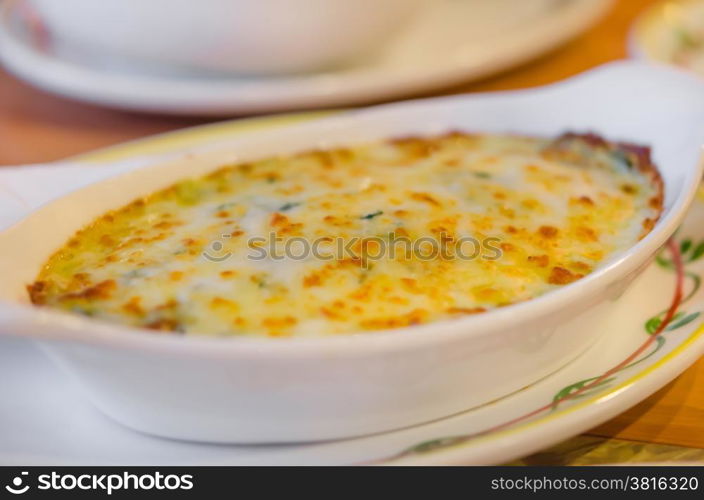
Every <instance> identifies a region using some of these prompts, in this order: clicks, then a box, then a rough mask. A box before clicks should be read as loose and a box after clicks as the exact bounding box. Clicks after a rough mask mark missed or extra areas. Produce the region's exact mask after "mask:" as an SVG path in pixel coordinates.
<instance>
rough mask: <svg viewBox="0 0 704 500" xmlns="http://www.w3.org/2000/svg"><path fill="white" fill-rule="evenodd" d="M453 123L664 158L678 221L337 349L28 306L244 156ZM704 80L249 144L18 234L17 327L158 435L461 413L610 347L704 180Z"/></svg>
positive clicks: (47, 213) (206, 436)
mask: <svg viewBox="0 0 704 500" xmlns="http://www.w3.org/2000/svg"><path fill="white" fill-rule="evenodd" d="M450 129H461V130H469V131H479V132H505V131H511V132H519V133H524V134H530V135H557V134H559V133H560V132H562V131H564V130H567V129H570V130H577V131H588V130H591V131H595V132H597V133H599V134H602V135H604V136H605V137H607V138H608V139H611V140H628V141H632V142H637V143H643V144H649V145H652V146H653V156H654V159H655V162H656V164H657V165H658V166H659V169H660V172H661V174H662V176H663V178H664V181H665V187H666V196H665V210H664V212H663V216H662V217H661V219H660V221H659V222H658V223H657V225H656V226H655V228H654V229H653V231H652V232H651V233H650V234H649V235H648V236H647V237H646V238H644V239H643V240H642V241H640V242H639V243H638V244H637V245H636V246H634V247H633V248H631V249H629V250H628V251H626V252H623V253H621V254H618V255H616V256H614V257H613V258H612V259H610V260H609V261H608V262H607V263H605V264H604V265H603V266H602V267H601V268H599V269H598V270H597V271H595V272H594V273H592V274H590V275H589V276H587V277H586V278H584V279H582V280H580V281H578V282H576V283H573V284H571V285H567V286H565V287H564V288H562V289H560V290H558V291H555V292H551V293H549V294H546V295H544V296H542V297H539V298H536V299H534V300H531V301H528V302H525V303H521V304H517V305H513V306H509V307H506V308H502V309H501V310H498V311H494V312H490V313H487V314H483V315H476V316H471V317H466V318H462V319H458V320H454V321H446V322H438V323H434V324H429V325H424V326H417V327H411V328H405V329H399V330H390V331H384V332H379V333H373V334H368V333H367V334H358V335H348V336H341V337H334V338H327V337H326V338H305V339H300V338H293V339H259V338H225V339H223V338H194V337H183V336H176V335H154V334H153V333H149V332H144V331H139V330H132V329H128V328H124V327H121V326H117V325H110V324H105V323H99V322H95V321H91V320H89V319H85V318H82V317H76V316H71V315H67V314H64V313H60V312H56V311H51V310H48V309H39V308H34V307H32V306H31V305H29V304H28V298H27V293H26V290H25V286H26V284H28V283H30V282H31V281H32V280H33V279H34V278H35V276H36V274H37V271H38V269H39V267H40V265H41V264H42V263H43V262H44V261H45V259H46V258H47V257H48V256H49V254H50V253H51V252H52V251H53V250H55V249H56V248H57V247H58V246H60V245H61V244H62V243H63V242H64V241H65V240H66V239H67V238H68V237H69V236H70V235H71V234H72V233H74V232H75V231H76V230H77V229H78V228H80V227H81V226H82V225H84V224H86V223H88V222H90V221H91V220H93V219H94V218H95V217H96V216H98V215H100V214H101V213H103V212H104V211H106V210H109V209H112V208H117V207H119V206H121V205H123V204H125V203H126V202H129V201H131V200H132V199H134V198H136V197H138V196H141V195H146V194H148V193H150V192H152V191H154V190H157V189H159V188H161V187H164V186H166V185H169V184H171V183H173V182H174V181H176V180H178V179H180V178H182V177H186V176H191V175H198V174H201V173H205V172H207V171H209V170H212V169H214V168H215V167H217V166H218V165H220V164H222V163H226V162H232V161H234V160H244V159H248V158H253V157H259V156H267V155H271V154H275V153H285V152H290V151H296V150H302V149H310V148H311V147H325V146H330V145H336V144H346V143H356V142H359V141H365V140H373V139H380V138H384V137H391V136H400V135H408V134H434V133H439V132H442V131H446V130H450ZM703 143H704V82H702V81H700V80H698V79H696V78H694V77H691V76H689V75H687V74H684V73H682V72H680V71H677V70H671V69H665V68H659V67H653V66H648V65H645V64H642V63H635V62H622V63H614V64H610V65H607V66H604V67H601V68H599V69H596V70H593V71H591V72H589V73H586V74H584V75H581V76H579V77H576V78H573V79H571V80H568V81H565V82H562V83H559V84H556V85H552V86H548V87H543V88H538V89H531V90H524V91H518V92H501V93H490V94H475V95H468V96H460V97H450V98H442V99H431V100H422V101H415V102H408V103H401V104H394V105H387V106H381V107H377V108H371V109H367V110H362V111H355V112H350V113H345V114H343V115H340V116H337V117H333V118H327V119H322V120H318V121H314V122H310V123H306V124H303V125H294V126H290V127H286V128H281V129H276V130H272V131H268V132H257V133H252V134H247V135H242V136H238V137H237V138H234V139H233V140H232V141H229V142H228V144H227V145H226V146H223V148H218V150H216V151H211V152H208V153H202V154H198V155H187V156H184V157H183V158H180V159H177V160H173V161H169V162H168V163H165V164H161V165H156V166H152V167H147V168H143V169H139V170H136V171H133V172H130V173H128V174H124V175H120V176H117V177H114V178H111V179H108V180H106V181H103V182H100V183H97V184H94V185H91V186H89V187H87V188H83V189H81V190H78V191H76V192H74V193H71V194H69V195H67V196H65V197H63V198H61V199H59V200H57V201H54V202H51V203H49V204H47V205H45V206H44V207H42V208H40V209H39V210H37V211H36V212H34V213H33V214H31V215H30V216H29V217H27V218H26V219H24V220H23V221H21V222H20V223H19V224H16V225H15V226H13V227H12V228H10V229H9V230H7V231H5V232H4V233H2V234H0V276H2V282H0V333H2V334H9V335H20V336H25V337H31V338H36V339H38V340H39V342H41V344H42V345H43V346H44V347H45V348H46V350H47V351H48V352H49V353H50V355H51V356H52V357H53V358H54V359H55V360H56V361H57V362H59V363H60V364H61V365H63V366H64V367H66V368H67V369H68V370H69V371H70V372H72V373H73V374H75V375H76V376H77V377H78V379H79V380H80V381H81V383H82V385H83V386H84V387H85V389H86V391H87V394H88V395H89V396H90V398H91V400H92V401H93V402H94V403H95V404H96V406H97V407H98V408H100V409H101V410H102V411H103V412H104V413H105V414H107V415H109V416H111V417H112V418H114V419H115V420H117V421H118V422H121V423H123V424H125V425H127V426H129V427H132V428H134V429H137V430H140V431H143V432H147V433H150V434H155V435H160V436H165V437H171V438H179V439H188V440H198V441H209V442H241V443H272V442H299V441H311V440H325V439H335V438H343V437H349V436H357V435H363V434H368V433H375V432H382V431H386V430H390V429H396V428H400V427H404V426H410V425H413V424H418V423H421V422H427V421H429V420H433V419H437V418H440V417H444V416H447V415H451V414H454V413H457V412H461V411H463V410H467V409H469V408H472V407H475V406H477V405H481V404H485V403H487V402H490V401H492V400H494V399H496V398H499V397H502V396H505V395H507V394H510V393H512V392H514V391H517V390H519V389H521V388H522V387H524V386H526V385H529V384H531V383H533V382H535V381H537V380H539V379H540V378H542V377H545V376H546V375H548V374H550V373H552V372H554V371H556V370H558V369H559V368H560V367H561V366H563V365H565V364H566V363H569V362H570V361H571V360H573V359H574V358H575V357H576V356H578V355H579V354H580V353H581V352H583V351H584V350H585V349H586V348H587V347H588V346H590V345H591V344H592V343H593V342H594V341H595V340H596V339H597V338H598V336H599V335H600V333H601V325H602V323H603V322H604V321H605V320H606V319H607V318H608V316H609V315H610V314H611V312H612V311H613V310H614V305H615V302H616V300H617V299H618V297H619V296H620V295H621V293H623V291H624V290H625V289H626V288H627V287H629V286H630V285H631V284H632V283H633V280H634V279H635V278H636V277H637V276H638V274H639V273H640V272H641V271H642V270H643V269H644V268H645V266H646V265H647V264H648V263H649V262H650V260H651V259H652V258H653V256H654V255H655V253H656V252H657V251H658V249H659V248H660V247H661V246H662V245H663V244H664V243H665V242H666V241H667V239H668V238H669V237H670V236H671V235H672V234H673V233H674V231H675V230H676V228H677V226H678V224H679V223H680V221H681V220H682V218H683V216H684V214H685V212H686V210H687V207H688V206H689V204H690V202H691V201H692V199H693V196H694V195H695V192H696V190H697V186H698V183H699V179H700V177H701V172H702V164H701V162H700V161H699V157H700V149H701V145H702V144H703Z"/></svg>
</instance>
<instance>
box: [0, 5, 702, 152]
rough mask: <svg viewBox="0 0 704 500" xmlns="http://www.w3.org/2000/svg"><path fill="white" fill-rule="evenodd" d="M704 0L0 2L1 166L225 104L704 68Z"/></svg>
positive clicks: (204, 114) (260, 109)
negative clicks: (658, 65) (596, 70)
mask: <svg viewBox="0 0 704 500" xmlns="http://www.w3.org/2000/svg"><path fill="white" fill-rule="evenodd" d="M702 5H703V2H701V1H698V0H689V1H682V2H661V1H657V0H655V1H653V0H379V1H375V0H356V1H354V2H351V1H349V0H266V1H255V0H202V1H199V2H193V1H191V0H149V1H137V0H102V1H100V2H95V1H92V0H0V9H1V11H2V13H1V15H0V61H2V64H3V69H1V70H0V142H1V145H2V146H1V147H0V165H10V164H22V163H35V162H46V161H53V160H58V159H63V158H66V157H70V156H72V155H76V154H79V153H84V152H86V151H89V150H92V149H95V148H101V147H105V146H110V145H113V144H117V143H120V142H123V141H128V140H132V139H136V138H140V137H143V136H146V135H151V134H157V133H162V132H167V131H171V130H175V129H179V128H183V127H189V126H193V125H200V124H204V123H209V122H213V121H216V120H222V119H223V118H229V117H251V116H258V115H262V114H271V113H277V112H294V111H301V110H309V109H321V108H344V107H348V106H358V105H364V104H372V103H379V102H387V101H390V100H399V99H406V98H412V97H427V96H436V95H447V94H457V93H464V92H476V91H487V90H504V89H516V88H524V87H532V86H536V85H543V84H546V83H550V82H555V81H558V80H561V79H564V78H567V77H569V76H571V75H574V74H577V73H579V72H582V71H584V70H586V69H589V68H591V67H593V66H596V65H598V64H601V63H604V62H607V61H610V60H614V59H620V58H624V57H648V58H653V59H662V60H668V62H674V63H676V64H680V65H689V66H690V67H691V68H692V69H694V70H702V66H704V64H702V63H701V61H702V59H703V58H702V56H701V53H702V52H701V51H700V50H699V48H700V38H703V37H702V35H701V33H702V31H703V28H702V26H703V25H704V8H702ZM644 25H647V26H646V27H643V26H644ZM639 26H640V28H639ZM697 54H699V55H697Z"/></svg>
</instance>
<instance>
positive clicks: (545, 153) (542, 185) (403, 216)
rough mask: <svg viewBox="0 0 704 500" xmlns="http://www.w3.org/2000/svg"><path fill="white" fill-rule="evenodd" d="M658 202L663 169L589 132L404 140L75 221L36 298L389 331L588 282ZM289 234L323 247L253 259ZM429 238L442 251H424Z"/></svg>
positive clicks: (136, 320)
mask: <svg viewBox="0 0 704 500" xmlns="http://www.w3.org/2000/svg"><path fill="white" fill-rule="evenodd" d="M661 209H662V182H661V181H660V177H659V176H658V174H657V171H656V170H655V168H654V167H653V166H652V164H651V163H650V161H649V157H648V153H647V150H644V149H642V148H637V147H635V146H631V145H624V144H615V145H614V144H610V143H607V142H605V141H603V140H602V139H600V138H598V137H596V136H593V135H585V136H580V135H575V134H566V135H564V136H562V137H560V138H558V139H556V140H547V139H538V138H526V137H518V136H509V135H469V134H461V133H451V134H447V135H444V136H440V137H432V138H407V139H399V140H391V141H385V142H381V143H374V144H368V145H362V146H356V147H354V148H350V149H335V150H328V151H310V152H305V153H301V154H297V155H292V156H288V157H279V158H269V159H264V160H260V161H255V162H251V163H246V164H236V165H229V166H225V167H222V168H221V169H219V170H217V171H215V172H214V173H212V174H211V175H208V176H207V177H204V178H200V179H189V180H184V181H182V182H179V183H178V184H175V185H174V186H172V187H170V188H168V189H165V190H163V191H161V192H158V193H155V194H153V195H151V196H149V197H146V198H144V199H139V200H136V201H135V202H133V203H131V204H130V205H128V206H126V207H124V208H122V209H119V210H117V211H114V212H111V213H108V214H106V215H104V216H103V217H101V218H100V219H98V220H96V221H95V222H94V223H93V224H91V225H90V226H88V227H86V228H84V229H83V230H81V231H80V232H78V233H77V234H76V235H75V236H74V237H73V238H72V239H71V240H70V241H69V242H68V243H67V244H66V245H65V246H64V247H63V248H61V249H60V250H59V251H58V252H56V253H55V254H54V255H53V256H52V257H51V258H50V259H49V261H48V262H47V264H46V265H45V266H44V268H43V269H42V271H41V273H40V275H39V276H38V278H37V281H36V282H35V283H34V284H32V285H30V286H29V287H28V288H29V292H30V296H31V299H32V301H33V302H34V303H35V304H39V305H46V306H50V307H55V308H60V309H63V310H68V311H74V312H77V313H80V314H84V315H87V316H91V317H94V318H98V319H101V320H106V321H110V322H117V323H122V324H126V325H131V326H137V327H146V328H150V329H153V330H163V331H175V332H183V333H188V334H212V335H265V336H307V335H327V334H340V333H351V332H359V331H364V330H379V329H387V328H395V327H402V326H408V325H415V324H421V323H427V322H431V321H438V320H442V319H447V318H451V317H456V316H458V315H466V314H477V313H482V312H485V311H488V310H491V309H494V308H497V307H502V306H506V305H509V304H513V303H516V302H520V301H525V300H529V299H531V298H533V297H537V296H540V295H542V294H544V293H546V292H549V291H551V290H553V289H555V288H558V287H561V286H563V285H566V284H568V283H571V282H573V281H575V280H578V279H580V278H581V277H583V276H585V275H587V274H588V273H590V272H591V271H592V270H594V269H595V268H596V267H597V266H598V265H599V264H600V263H601V262H602V261H604V260H605V259H607V258H608V257H609V256H611V255H613V254H614V253H616V252H619V251H622V250H625V249H627V248H629V247H630V246H632V245H633V244H634V243H636V242H637V241H638V240H639V239H640V238H642V237H643V236H644V235H645V234H646V233H647V232H648V231H649V230H650V229H651V228H652V226H653V225H654V223H655V222H656V220H657V219H658V217H659V215H660V211H661ZM428 237H430V238H433V241H436V242H437V245H438V246H436V247H429V246H427V245H426V246H425V247H423V245H420V246H419V247H418V248H419V249H422V248H424V249H425V253H423V252H422V251H421V252H413V251H412V250H411V251H406V250H405V249H406V248H408V247H407V246H402V247H395V248H397V249H399V248H400V250H397V251H396V253H395V254H394V255H390V252H389V251H388V249H389V248H391V245H390V244H388V242H389V241H392V240H393V239H394V238H395V239H396V241H398V239H399V238H400V239H402V240H408V241H411V242H413V241H416V240H418V239H419V238H426V241H428V240H427V238H428ZM253 238H258V239H253ZM292 238H302V239H299V240H298V242H299V246H298V247H296V246H295V245H293V244H292V245H290V247H289V248H290V250H291V251H292V252H293V253H295V254H296V255H298V254H300V253H301V252H302V248H303V247H301V246H300V244H301V243H300V242H302V241H308V242H313V241H318V242H319V243H318V244H319V247H318V251H319V252H318V253H319V255H324V256H326V257H325V258H316V257H315V256H312V255H308V256H307V257H306V258H304V259H294V258H291V257H290V256H289V257H285V256H284V258H279V257H273V256H272V255H271V254H269V255H268V256H267V257H266V258H263V259H262V258H259V259H255V258H252V257H253V256H258V257H261V256H262V255H263V254H264V253H265V252H266V251H267V250H268V249H269V248H270V244H271V243H272V240H278V243H277V246H276V248H277V249H278V250H279V252H281V250H282V249H283V248H284V243H285V242H287V241H289V242H292V241H293V240H292ZM461 238H466V239H468V238H473V240H467V241H474V242H479V246H478V247H476V243H471V244H470V246H471V248H467V247H466V246H464V245H465V244H463V246H462V247H461V249H462V251H463V252H464V257H465V258H461V257H460V255H459V254H458V252H457V251H456V250H457V246H456V245H455V244H456V242H457V241H461ZM338 241H344V242H354V244H352V245H351V248H350V249H349V250H350V251H351V252H352V255H347V254H340V253H339V252H337V253H336V252H335V251H334V249H333V248H332V247H333V246H335V245H337V244H338ZM397 244H398V243H397ZM384 245H387V246H386V247H385V248H386V249H387V251H386V252H385V253H384V256H383V257H381V258H376V256H377V255H378V254H379V253H380V250H383V248H384ZM432 248H436V249H437V248H443V249H445V250H446V252H445V253H444V254H443V255H438V256H437V257H436V258H427V255H428V254H429V253H432ZM477 248H478V251H479V254H478V255H477V256H476V257H475V258H467V254H476V253H477ZM453 249H454V250H453ZM331 256H332V257H333V258H328V257H331ZM424 256H425V257H424Z"/></svg>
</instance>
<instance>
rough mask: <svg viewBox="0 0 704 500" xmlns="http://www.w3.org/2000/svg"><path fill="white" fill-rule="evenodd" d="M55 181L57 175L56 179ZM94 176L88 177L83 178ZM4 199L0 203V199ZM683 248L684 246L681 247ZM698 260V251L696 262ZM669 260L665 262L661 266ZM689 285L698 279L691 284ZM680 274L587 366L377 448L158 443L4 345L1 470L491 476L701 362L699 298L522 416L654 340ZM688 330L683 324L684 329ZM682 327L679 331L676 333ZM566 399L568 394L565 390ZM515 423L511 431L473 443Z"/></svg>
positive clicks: (26, 349) (621, 318)
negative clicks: (393, 469)
mask: <svg viewBox="0 0 704 500" xmlns="http://www.w3.org/2000/svg"><path fill="white" fill-rule="evenodd" d="M57 168H59V169H60V167H57ZM86 168H93V167H86ZM0 199H1V197H0ZM702 227H704V194H703V195H701V196H700V197H699V199H697V201H696V202H695V204H694V205H693V207H692V209H691V211H690V214H689V216H688V218H687V220H686V222H685V225H684V227H683V229H682V230H681V231H680V233H679V235H678V242H679V243H680V244H682V242H685V241H687V240H690V241H692V244H690V245H689V246H688V251H687V252H685V258H686V260H688V259H691V258H692V257H693V256H694V255H695V253H694V252H695V250H696V249H697V248H700V249H701V248H704V247H702V245H704V232H703V231H702ZM685 245H686V243H685ZM699 252H701V250H699V251H697V253H699ZM663 257H665V258H666V259H667V258H669V256H668V255H667V253H665V254H663ZM686 271H687V275H688V278H687V283H686V287H687V290H690V289H691V286H692V284H693V283H694V282H695V281H694V280H695V279H696V278H699V279H701V278H704V260H702V259H701V253H700V254H699V259H695V260H693V261H691V262H689V263H687V264H686ZM695 277H696V278H695ZM674 290H675V274H674V273H672V271H671V270H669V269H667V268H666V267H662V266H661V265H658V264H653V265H652V266H651V267H650V268H649V269H648V270H647V271H646V272H645V274H644V275H643V276H642V277H641V278H640V280H639V282H638V283H637V286H636V287H634V288H633V289H632V290H631V291H630V292H628V293H627V294H625V295H624V296H622V297H621V298H620V299H619V307H618V311H617V313H616V314H615V315H614V317H613V318H612V319H611V320H610V321H609V322H608V324H607V325H605V331H604V335H603V336H602V337H601V339H600V340H599V342H598V343H597V344H595V345H594V346H593V347H592V348H590V349H589V350H588V351H587V352H586V353H585V354H584V355H583V356H581V357H580V358H579V359H577V360H576V361H575V362H573V363H572V364H570V365H569V366H568V367H566V368H564V369H562V370H560V371H559V372H557V373H555V374H553V375H551V376H549V377H547V378H546V379H544V380H541V381H540V382H538V383H537V384H533V385H531V386H529V387H527V388H525V389H524V390H522V391H521V392H519V393H516V394H514V395H511V396H509V397H506V398H504V399H501V400H499V401H497V402H495V403H493V404H489V405H486V406H483V407H481V408H478V409H475V410H473V411H470V412H466V413H463V414H461V415H457V416H455V417H452V418H447V419H443V420H439V421H437V422H433V423H429V424H426V425H422V426H417V427H413V428H410V429H405V430H402V431H397V432H390V433H385V434H379V435H376V436H370V437H364V438H359V439H351V440H345V441H333V442H328V443H317V444H302V445H289V446H271V445H269V446H222V445H205V444H196V443H186V442H178V441H170V440H165V439H159V438H154V437H150V436H146V435H143V434H139V433H135V432H133V431H131V430H128V429H126V428H124V427H122V426H120V425H118V424H116V423H114V422H112V421H111V420H109V419H107V418H105V417H104V416H103V415H101V414H100V413H99V412H98V411H97V410H96V409H95V408H94V407H92V406H91V405H90V404H89V403H88V402H87V400H86V399H85V397H84V395H83V394H82V392H81V390H80V387H79V384H78V383H77V382H76V381H75V380H72V379H71V378H67V377H66V376H65V374H64V373H63V372H61V371H59V370H57V369H56V367H54V366H53V365H52V364H51V363H50V361H49V359H48V358H47V357H46V356H45V355H44V354H43V353H42V352H40V351H39V350H38V349H37V347H36V346H35V345H33V344H32V343H31V342H29V341H27V340H25V339H9V338H7V339H4V338H0V402H1V403H0V443H2V444H1V445H0V465H85V464H92V465H117V464H120V465H125V464H130V465H274V464H275V465H296V464H298V465H300V464H305V465H332V464H355V463H379V464H418V465H425V464H432V465H453V464H496V463H502V462H505V461H508V460H513V459H515V458H518V457H521V456H525V455H527V454H529V453H532V452H535V451H538V450H540V449H543V448H545V447H547V446H550V445H552V444H554V443H556V442H558V441H560V440H563V439H565V438H568V437H570V436H573V435H575V434H578V433H580V432H584V431H586V430H588V429H589V428H591V427H594V426H596V425H598V424H600V423H601V422H603V421H605V420H607V419H609V418H611V417H613V416H615V415H617V414H618V413H620V412H622V411H624V410H626V409H627V408H628V407H630V406H631V405H633V404H635V403H636V402H638V401H640V400H642V399H644V398H646V397H647V396H648V395H650V394H652V393H653V392H655V391H656V390H657V389H659V388H660V387H662V386H663V385H665V384H666V383H668V382H669V381H670V380H672V379H673V378H674V377H675V376H677V375H678V374H679V373H680V372H682V371H683V370H684V369H685V368H686V367H687V366H689V365H690V364H691V363H693V362H694V361H695V360H696V359H697V358H698V357H699V356H700V355H702V354H704V328H703V327H702V319H703V317H702V316H700V315H699V314H700V313H701V312H704V291H703V290H701V289H700V290H698V291H697V292H696V293H695V294H694V295H693V296H692V297H691V298H690V299H689V300H688V301H686V302H685V303H684V304H682V305H681V307H680V312H681V313H683V314H681V316H680V318H681V320H680V321H679V322H678V323H679V324H680V326H679V327H677V328H673V329H672V330H669V331H667V332H666V333H665V334H664V335H662V336H661V337H660V340H658V341H657V342H656V343H654V344H652V345H651V346H650V348H648V350H647V351H646V352H644V353H643V354H641V355H640V356H639V357H638V359H637V360H636V361H637V363H633V364H632V365H631V367H629V368H627V369H624V370H621V371H620V372H618V373H617V374H615V375H614V376H613V379H612V380H611V381H610V382H609V383H607V384H604V385H602V386H600V387H599V388H597V389H595V390H594V391H592V392H591V393H590V394H585V395H584V397H582V398H580V399H578V400H574V401H568V402H565V403H563V404H562V405H560V406H559V407H556V408H555V409H554V410H545V411H542V412H540V413H539V414H537V415H533V416H529V417H526V418H522V417H525V416H526V415H530V414H531V413H532V412H533V411H534V410H535V409H537V408H540V407H543V406H545V405H546V404H547V405H549V404H550V403H551V401H553V399H554V398H555V397H556V396H557V395H558V394H559V393H560V392H561V391H564V390H565V389H566V388H570V387H571V388H572V390H574V388H575V387H577V386H578V385H579V384H580V383H584V381H586V380H589V379H591V378H593V377H596V376H599V375H600V374H602V373H604V372H606V371H607V370H609V369H610V368H611V367H613V366H615V365H617V364H618V363H619V362H621V361H622V360H624V359H626V358H627V357H629V356H630V355H631V354H632V353H633V352H634V351H636V350H637V349H638V348H639V347H640V346H641V345H642V344H643V342H645V341H647V340H648V338H649V335H648V331H647V330H646V326H645V325H646V323H647V322H648V321H649V320H651V323H650V324H652V319H651V318H653V317H661V316H659V314H660V313H661V312H662V310H663V309H665V308H666V307H667V306H668V305H669V304H670V303H671V300H672V296H673V292H674ZM688 318H693V319H691V320H690V321H689V323H685V324H682V320H685V319H688ZM676 324H677V323H676ZM568 390H569V389H568ZM516 418H522V419H521V421H520V422H518V423H516V424H515V425H514V426H513V427H511V428H509V429H501V430H495V431H493V432H489V433H486V434H485V435H483V436H480V437H475V438H472V437H471V436H472V435H475V434H479V433H481V432H482V431H486V429H488V428H490V427H493V426H496V425H498V424H503V423H506V422H509V421H511V420H514V419H516Z"/></svg>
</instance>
